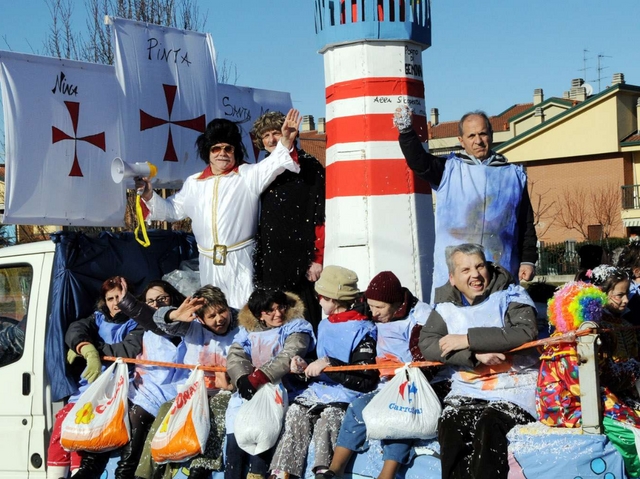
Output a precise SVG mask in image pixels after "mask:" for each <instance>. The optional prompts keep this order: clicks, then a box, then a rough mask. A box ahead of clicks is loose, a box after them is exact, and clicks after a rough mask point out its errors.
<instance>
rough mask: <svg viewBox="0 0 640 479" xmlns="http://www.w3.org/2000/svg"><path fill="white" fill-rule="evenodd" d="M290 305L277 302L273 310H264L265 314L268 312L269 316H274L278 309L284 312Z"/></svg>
mask: <svg viewBox="0 0 640 479" xmlns="http://www.w3.org/2000/svg"><path fill="white" fill-rule="evenodd" d="M287 308H288V306H287V305H286V304H276V305H275V306H274V307H273V308H271V311H263V313H264V314H268V315H269V316H273V315H274V314H276V312H277V311H280V312H281V313H284V312H285V311H286V310H287Z"/></svg>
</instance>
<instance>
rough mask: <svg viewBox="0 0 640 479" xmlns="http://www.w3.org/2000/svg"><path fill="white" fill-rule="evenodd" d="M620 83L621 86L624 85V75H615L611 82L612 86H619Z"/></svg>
mask: <svg viewBox="0 0 640 479" xmlns="http://www.w3.org/2000/svg"><path fill="white" fill-rule="evenodd" d="M618 83H620V84H621V85H624V73H614V74H613V80H612V81H611V84H612V85H617V84H618Z"/></svg>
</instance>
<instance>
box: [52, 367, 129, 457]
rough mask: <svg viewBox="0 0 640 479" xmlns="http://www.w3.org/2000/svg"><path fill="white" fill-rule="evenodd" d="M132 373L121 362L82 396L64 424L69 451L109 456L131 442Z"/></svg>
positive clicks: (102, 375) (62, 440)
mask: <svg viewBox="0 0 640 479" xmlns="http://www.w3.org/2000/svg"><path fill="white" fill-rule="evenodd" d="M128 392H129V371H128V369H127V365H126V364H124V363H123V362H122V361H121V360H117V361H116V362H114V363H113V364H112V365H111V366H109V367H108V368H107V369H105V370H104V372H103V373H102V374H101V375H100V376H99V377H98V379H96V380H95V381H94V382H93V383H91V385H90V386H89V387H88V388H87V390H86V391H85V392H84V393H82V395H81V396H80V398H79V399H78V402H76V404H75V405H74V406H73V408H71V411H69V414H68V415H67V417H66V418H65V419H64V421H62V431H61V438H60V443H61V444H62V447H63V448H65V449H66V450H67V451H91V452H105V451H111V450H113V449H117V448H119V447H121V446H124V445H125V444H126V443H128V442H129V439H130V437H131V432H130V429H129V405H128V402H127V393H128Z"/></svg>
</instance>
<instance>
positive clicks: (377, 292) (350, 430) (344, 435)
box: [322, 271, 431, 479]
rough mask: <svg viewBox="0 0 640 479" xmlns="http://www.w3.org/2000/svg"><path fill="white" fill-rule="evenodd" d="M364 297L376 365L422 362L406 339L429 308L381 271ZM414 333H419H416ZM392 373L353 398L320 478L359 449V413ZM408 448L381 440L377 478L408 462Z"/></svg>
mask: <svg viewBox="0 0 640 479" xmlns="http://www.w3.org/2000/svg"><path fill="white" fill-rule="evenodd" d="M364 294H365V298H366V301H367V304H368V305H369V308H370V310H371V316H372V318H373V321H374V322H375V323H376V326H377V329H378V341H377V345H376V351H377V357H376V362H382V361H393V362H396V363H398V362H401V363H408V362H411V361H414V360H415V361H418V360H422V359H423V358H422V355H421V354H420V352H419V351H418V350H417V348H415V350H416V352H417V353H418V354H419V357H415V358H414V357H413V355H412V353H411V351H410V340H411V337H412V332H413V330H414V327H416V326H417V327H418V328H421V327H422V325H424V323H425V322H426V320H427V317H428V316H429V314H430V313H431V307H430V306H429V305H428V304H426V303H423V302H422V301H420V300H418V299H417V298H416V297H415V296H414V295H413V294H412V293H411V292H410V291H409V290H408V289H407V288H404V287H403V286H402V285H401V284H400V280H399V279H398V277H397V276H396V275H395V274H393V273H392V272H391V271H382V272H381V273H378V274H377V275H376V276H374V278H373V279H372V280H371V282H370V283H369V286H368V287H367V290H366V291H365V293H364ZM417 331H418V333H419V330H417ZM393 373H394V368H391V369H387V370H385V369H383V370H381V371H380V375H381V381H380V384H379V385H378V388H377V389H376V391H374V392H372V393H369V394H366V395H364V396H362V397H360V398H358V399H355V400H354V401H353V402H352V403H351V404H350V405H349V407H348V408H347V412H346V414H345V417H344V420H343V422H342V427H341V428H340V434H339V435H338V440H337V442H336V448H335V451H334V455H333V459H332V461H331V466H330V467H329V470H328V471H327V472H325V473H324V475H323V476H322V479H330V478H332V477H334V476H336V475H337V476H342V475H343V474H344V470H345V468H346V466H347V464H348V463H349V460H350V459H351V456H352V455H353V453H354V452H356V451H362V450H363V446H364V445H365V441H366V436H367V430H366V427H365V424H364V419H363V417H362V411H363V410H364V408H365V406H366V405H367V404H369V402H371V400H372V399H373V397H374V396H375V394H376V393H377V392H378V391H379V390H380V389H381V388H382V386H383V385H384V383H385V382H386V380H387V379H389V378H391V377H392V376H393ZM412 446H413V441H412V440H389V441H382V449H383V455H382V458H383V460H384V465H383V467H382V471H381V472H380V475H379V476H378V479H393V478H395V475H396V472H397V471H398V469H399V468H400V466H401V465H402V464H409V462H411V460H412V458H413V456H414V454H413V453H412V451H413V448H412Z"/></svg>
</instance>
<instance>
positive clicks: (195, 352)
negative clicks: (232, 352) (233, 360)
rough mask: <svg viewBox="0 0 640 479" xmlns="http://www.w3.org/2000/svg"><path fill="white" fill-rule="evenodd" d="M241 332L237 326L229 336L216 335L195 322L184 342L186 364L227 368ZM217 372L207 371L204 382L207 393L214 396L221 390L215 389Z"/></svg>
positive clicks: (228, 333) (228, 332) (230, 331)
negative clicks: (230, 354) (230, 352)
mask: <svg viewBox="0 0 640 479" xmlns="http://www.w3.org/2000/svg"><path fill="white" fill-rule="evenodd" d="M238 331H240V328H239V327H238V326H236V327H235V328H233V329H229V331H227V334H224V335H220V334H215V333H214V332H213V331H211V330H209V329H207V328H206V327H204V326H203V325H202V324H200V323H198V322H197V321H193V322H192V323H191V326H190V327H189V330H188V331H187V334H185V336H184V342H185V344H186V345H187V352H186V353H185V355H184V362H185V364H200V365H202V366H226V365H227V355H228V354H229V348H230V347H231V345H232V344H233V342H234V338H235V335H236V334H237V333H238ZM215 375H216V373H215V372H208V371H205V373H204V381H205V384H206V385H207V393H208V394H209V396H213V395H215V394H217V393H218V391H219V389H218V388H216V387H215Z"/></svg>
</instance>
